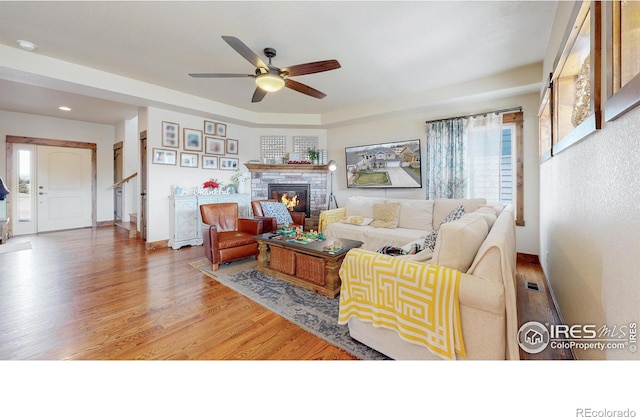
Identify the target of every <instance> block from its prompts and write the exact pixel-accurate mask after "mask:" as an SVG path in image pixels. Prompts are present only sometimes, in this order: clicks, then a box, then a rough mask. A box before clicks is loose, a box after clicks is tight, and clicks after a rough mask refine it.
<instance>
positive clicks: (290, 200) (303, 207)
mask: <svg viewBox="0 0 640 417" xmlns="http://www.w3.org/2000/svg"><path fill="white" fill-rule="evenodd" d="M267 191H268V193H269V196H270V198H272V199H276V200H278V201H282V202H283V203H284V204H285V206H287V208H288V209H289V211H296V212H302V213H305V216H307V217H310V215H311V214H310V213H311V212H310V209H311V203H310V200H309V199H310V197H311V193H310V192H309V184H269V187H268V190H267Z"/></svg>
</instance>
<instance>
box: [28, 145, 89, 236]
mask: <svg viewBox="0 0 640 417" xmlns="http://www.w3.org/2000/svg"><path fill="white" fill-rule="evenodd" d="M91 175H92V174H91V150H90V149H83V148H67V147H57V146H38V147H37V175H36V179H37V181H36V183H37V188H36V189H35V190H33V192H34V194H35V197H36V201H37V207H36V210H37V218H38V226H37V229H38V232H48V231H52V230H63V229H75V228H80V227H91V225H92V219H91V215H92V210H91Z"/></svg>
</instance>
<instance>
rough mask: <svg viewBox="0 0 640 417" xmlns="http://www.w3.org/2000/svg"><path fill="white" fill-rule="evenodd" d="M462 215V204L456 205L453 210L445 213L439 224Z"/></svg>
mask: <svg viewBox="0 0 640 417" xmlns="http://www.w3.org/2000/svg"><path fill="white" fill-rule="evenodd" d="M462 216H464V206H458V207H456V208H454V209H453V210H451V212H450V213H449V214H447V215H446V217H445V218H444V219H442V221H441V222H440V226H442V225H443V224H445V223H449V222H453V221H456V220H458V219H460V218H461V217H462Z"/></svg>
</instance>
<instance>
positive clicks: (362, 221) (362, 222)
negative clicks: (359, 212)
mask: <svg viewBox="0 0 640 417" xmlns="http://www.w3.org/2000/svg"><path fill="white" fill-rule="evenodd" d="M372 221H373V219H372V218H371V217H362V216H349V217H347V218H346V219H344V220H341V222H342V223H347V224H354V225H356V226H367V225H369V224H371V222H372Z"/></svg>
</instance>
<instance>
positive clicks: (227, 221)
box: [200, 203, 264, 271]
mask: <svg viewBox="0 0 640 417" xmlns="http://www.w3.org/2000/svg"><path fill="white" fill-rule="evenodd" d="M200 215H201V217H202V240H203V246H204V253H205V255H206V256H207V259H209V260H210V261H211V269H213V270H214V271H217V270H218V267H219V265H220V264H221V263H225V262H230V261H234V260H236V259H241V258H246V257H248V256H255V257H256V258H257V257H258V242H257V241H256V240H255V239H254V238H253V237H254V236H255V235H259V234H261V233H264V231H263V221H262V220H260V219H239V218H238V203H215V204H202V205H201V206H200Z"/></svg>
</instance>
